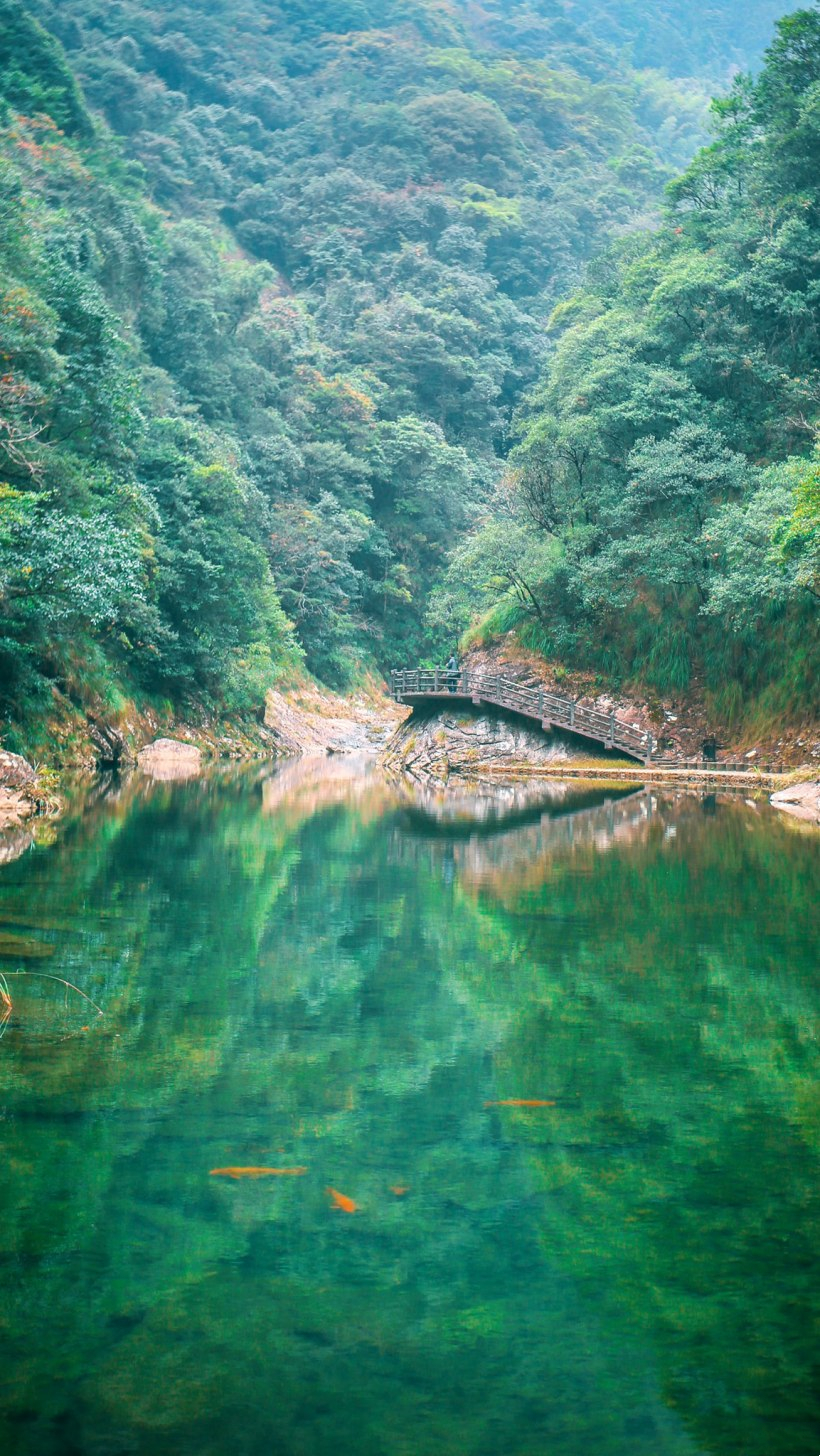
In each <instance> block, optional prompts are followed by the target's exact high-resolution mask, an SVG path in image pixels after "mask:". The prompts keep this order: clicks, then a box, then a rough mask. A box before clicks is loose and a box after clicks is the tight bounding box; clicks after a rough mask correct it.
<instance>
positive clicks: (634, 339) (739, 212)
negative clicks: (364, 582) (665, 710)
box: [434, 9, 820, 724]
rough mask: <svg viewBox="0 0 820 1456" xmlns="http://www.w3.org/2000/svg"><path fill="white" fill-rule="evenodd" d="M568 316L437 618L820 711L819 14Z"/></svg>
mask: <svg viewBox="0 0 820 1456" xmlns="http://www.w3.org/2000/svg"><path fill="white" fill-rule="evenodd" d="M715 121H716V127H717V131H716V138H715V141H714V142H713V144H712V145H711V146H709V147H707V148H705V149H704V150H703V151H701V152H700V153H699V154H698V155H697V157H696V158H695V160H694V162H693V163H692V165H691V166H690V167H689V168H688V170H687V171H686V172H684V174H683V175H682V176H681V177H679V178H678V179H676V181H675V182H674V183H673V184H672V185H671V187H670V189H669V207H668V219H667V221H666V223H665V225H664V227H663V228H662V229H661V230H660V231H658V232H654V233H648V234H644V235H637V236H634V237H632V238H629V239H627V240H624V241H623V242H621V243H619V244H618V245H617V246H615V247H614V248H613V249H612V250H611V251H610V252H609V253H608V254H607V255H606V256H604V257H602V258H601V259H599V260H597V261H596V263H595V265H594V267H593V268H592V269H591V270H590V273H589V276H588V280H587V283H586V286H585V287H584V288H583V289H582V290H581V291H580V292H578V293H576V294H575V296H574V297H572V298H571V299H570V300H568V301H567V302H565V303H562V304H561V305H560V306H559V308H558V309H557V310H556V311H555V314H554V315H553V319H552V321H551V326H550V333H551V336H552V338H553V339H554V341H555V347H554V352H553V353H552V355H551V357H550V361H549V364H548V367H547V369H546V372H545V374H544V377H543V380H542V382H541V384H540V385H539V387H538V389H537V390H536V391H534V392H533V393H532V394H531V396H530V398H529V400H528V402H527V404H526V405H525V406H524V408H523V409H522V411H521V415H520V419H519V440H520V443H518V445H517V446H516V448H515V450H514V452H513V455H512V468H511V469H510V471H509V473H508V475H507V477H506V480H505V483H504V486H503V488H502V489H501V490H500V491H499V494H498V497H497V499H496V503H495V509H494V510H493V511H492V512H491V513H490V514H489V515H488V517H487V519H486V520H485V522H484V524H483V526H482V528H481V529H480V530H479V531H477V532H476V533H474V534H473V535H472V536H471V537H470V538H469V539H468V540H467V541H466V542H465V543H464V544H463V545H462V546H461V547H460V548H459V549H458V551H457V552H456V553H455V557H454V560H453V562H452V565H451V568H450V582H449V585H448V587H447V588H446V589H444V590H442V591H441V592H440V593H439V598H438V602H437V604H436V605H435V606H434V613H435V614H436V615H437V616H438V618H439V619H440V620H443V621H444V620H446V621H447V622H452V621H453V620H454V619H458V615H459V613H460V614H461V617H460V620H461V622H462V624H463V625H466V624H467V622H468V621H469V620H470V618H471V616H472V614H473V613H474V612H475V610H476V608H477V607H480V604H481V602H482V600H483V601H484V602H486V601H487V600H488V599H489V600H490V601H494V602H495V603H496V605H495V606H494V607H493V609H492V610H491V611H490V614H489V617H488V618H487V619H486V620H485V622H484V624H483V627H482V628H481V629H480V630H481V634H482V635H483V636H485V637H487V636H489V637H492V635H493V634H494V633H496V632H499V631H506V630H508V629H509V628H510V627H511V626H515V627H517V628H518V630H519V631H520V633H521V636H522V638H523V640H524V641H525V642H527V643H528V644H529V645H530V646H531V647H532V646H534V647H536V648H537V649H538V650H539V651H541V652H543V653H544V654H545V655H547V656H550V657H554V658H557V659H558V660H559V661H563V662H570V663H572V664H573V665H574V666H578V667H581V666H583V667H587V668H593V669H598V670H599V671H600V672H602V673H603V674H604V675H605V676H606V678H607V679H608V680H609V681H612V680H613V679H614V680H616V681H617V680H621V681H623V680H624V679H626V680H627V681H629V680H631V681H633V682H634V681H636V680H637V681H640V682H643V683H645V684H647V685H649V686H650V687H653V688H655V689H657V690H659V691H661V692H674V691H676V690H677V691H680V690H685V689H687V688H688V687H689V685H690V681H691V679H692V676H693V674H697V675H698V676H699V677H700V678H701V680H702V682H703V683H704V685H705V686H706V688H707V691H708V692H709V694H710V701H711V704H712V709H713V712H714V714H715V715H716V717H717V718H718V719H719V720H720V721H722V722H724V723H729V724H731V723H732V722H733V721H734V722H735V723H737V722H738V721H740V720H741V719H742V718H743V717H744V715H746V716H747V717H748V714H749V711H750V707H751V710H752V712H755V711H756V712H758V714H759V715H760V719H761V720H762V719H764V718H765V717H766V715H768V717H769V718H770V720H774V721H776V720H777V719H778V718H780V720H781V721H782V718H783V716H784V715H785V716H786V717H787V718H788V717H794V716H795V715H799V714H800V713H801V712H803V713H806V714H810V713H812V712H814V713H816V712H817V711H818V677H819V676H820V673H819V671H818V670H819V669H820V640H819V639H818V627H819V626H820V622H819V621H818V601H819V600H820V452H818V445H817V440H818V427H820V171H819V170H818V158H820V13H818V11H817V9H811V10H806V11H802V12H798V13H797V14H796V15H794V16H793V17H790V18H788V19H787V20H785V21H783V22H781V23H780V25H779V27H778V35H777V39H776V40H775V43H774V45H773V46H772V48H771V50H770V51H769V53H768V57H767V64H766V65H765V67H764V69H763V70H762V72H761V74H760V76H759V79H758V80H757V81H756V82H755V83H751V82H749V81H748V80H747V79H741V80H739V81H738V82H737V84H736V85H735V87H734V89H733V91H732V92H731V94H730V95H729V96H728V98H727V99H726V100H725V101H721V102H719V103H717V104H716V107H715Z"/></svg>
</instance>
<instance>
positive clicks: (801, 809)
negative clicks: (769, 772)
mask: <svg viewBox="0 0 820 1456" xmlns="http://www.w3.org/2000/svg"><path fill="white" fill-rule="evenodd" d="M769 802H770V803H771V804H773V805H774V807H775V809H781V810H782V811H783V813H784V814H791V815H793V817H794V818H795V819H802V820H804V822H805V823H807V824H816V825H818V826H820V779H814V780H811V781H809V782H806V783H803V784H792V785H791V787H790V788H788V789H778V791H777V793H776V794H772V795H771V798H770V800H769Z"/></svg>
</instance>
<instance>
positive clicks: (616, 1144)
mask: <svg viewBox="0 0 820 1456" xmlns="http://www.w3.org/2000/svg"><path fill="white" fill-rule="evenodd" d="M819 850H820V838H818V836H816V835H814V834H812V833H807V832H805V831H801V830H800V828H799V827H796V826H795V825H794V824H793V823H791V822H789V821H787V820H786V819H781V818H779V817H778V816H776V815H775V813H774V811H772V810H771V809H769V808H768V806H767V805H765V804H764V805H750V804H746V803H745V802H744V801H743V800H742V799H738V800H732V799H728V798H727V799H722V798H718V799H715V798H714V797H712V796H707V797H697V796H685V795H680V796H677V797H675V796H665V795H663V794H661V793H660V792H652V793H649V792H645V791H639V792H635V791H634V790H630V791H626V790H619V789H618V788H617V787H615V786H610V787H603V788H602V787H601V786H598V785H583V784H578V783H575V784H569V785H552V784H550V785H547V786H543V787H542V790H541V791H539V792H538V793H534V792H533V793H528V792H526V791H522V790H517V791H511V792H509V793H506V794H505V793H501V794H497V793H490V792H487V793H486V794H484V795H482V796H479V798H478V799H477V800H472V799H471V798H470V796H468V795H461V796H449V797H448V796H446V795H432V794H431V795H417V796H416V797H412V796H410V795H409V794H406V793H404V792H402V791H399V790H397V789H396V788H395V787H392V786H391V785H390V784H389V783H387V782H385V781H384V780H383V779H381V778H380V777H379V776H378V775H377V774H376V773H374V772H373V771H370V770H367V769H366V768H364V767H359V766H355V765H351V764H347V763H343V762H341V761H338V760H337V761H330V762H329V763H328V765H327V766H326V767H322V768H319V767H318V766H315V765H313V766H311V765H290V766H286V767H285V768H284V769H283V770H282V771H281V772H279V773H272V772H270V771H269V770H268V771H267V772H265V773H262V772H259V771H256V770H254V771H253V772H247V773H240V774H236V775H232V776H219V777H211V778H204V779H201V780H197V781H193V782H189V783H184V784H153V785H145V784H142V785H140V784H139V782H138V781H137V780H136V779H132V780H130V781H129V782H128V783H127V784H125V785H124V786H122V787H120V788H116V787H115V786H111V787H110V789H109V791H108V792H100V793H98V794H97V795H96V796H95V795H90V796H88V797H87V799H86V801H85V802H84V803H83V805H82V806H80V805H79V803H78V805H77V807H76V810H75V811H74V812H73V813H72V812H69V815H68V816H67V818H66V821H65V822H64V824H62V825H61V826H59V827H58V829H57V832H56V833H55V835H54V836H53V842H52V843H51V844H43V845H42V846H40V847H38V848H37V849H35V850H31V851H29V852H27V853H26V854H24V855H22V856H21V857H20V858H19V859H17V860H16V861H14V862H13V863H10V864H6V865H4V866H3V867H2V868H0V971H2V972H3V973H4V974H5V976H6V983H7V985H8V989H9V995H10V998H11V1002H12V1007H11V1010H10V1012H7V1014H6V1016H5V1018H4V1020H3V1022H2V1040H0V1141H1V1142H2V1178H1V1179H0V1257H1V1258H2V1291H3V1294H2V1304H0V1450H2V1451H3V1453H4V1456H5V1453H8V1456H11V1453H14V1456H17V1453H20V1456H73V1453H77V1456H80V1453H81V1456H87V1453H91V1456H120V1453H122V1456H127V1453H135V1452H136V1453H142V1452H149V1451H150V1452H151V1453H158V1456H331V1453H332V1456H588V1453H589V1456H592V1453H594V1456H696V1453H710V1456H803V1453H807V1456H808V1453H816V1451H817V1450H818V1449H820V1447H818V1444H817V1441H818V1432H819V1431H820V1424H819V1423H818V1414H820V1410H819V1405H820V1402H818V1391H820V1382H819V1381H818V1379H817V1374H818V1371H817V1353H818V1343H817V1333H818V1328H819V1327H820V1278H818V1269H817V1251H818V1234H820V1177H818V1173H820V1167H819V1166H818V1164H819V1163H820V1158H818V1150H819V1148H820V1101H819V1100H818V1084H817V1039H816V1038H817V1027H818V1009H819V1003H820V988H819V986H818V971H817V959H818V958H817V948H818V939H817V932H818V922H817V888H818V861H819V860H820V852H819ZM21 970H25V971H27V972H30V973H32V974H26V975H17V974H14V973H16V972H19V971H21ZM49 977H60V978H63V979H65V980H67V981H69V982H71V983H72V984H73V985H75V986H77V987H79V988H81V989H82V990H83V991H84V992H85V993H86V994H87V995H88V996H89V997H90V998H91V999H92V1001H93V1002H94V1003H96V1006H97V1007H99V1008H100V1010H101V1011H102V1013H103V1014H102V1015H100V1014H98V1012H97V1010H96V1009H95V1007H94V1006H92V1005H91V1004H90V1003H89V1002H88V1001H86V1000H84V999H83V997H81V996H80V995H79V993H78V992H77V991H74V990H70V989H69V988H67V987H65V986H63V985H62V984H61V982H60V981H57V980H52V979H48V978H49ZM260 1168H261V1169H278V1170H288V1171H284V1172H282V1171H280V1172H278V1173H271V1172H268V1173H264V1174H260V1175H258V1176H250V1175H249V1174H248V1173H246V1172H242V1171H240V1172H239V1174H238V1176H231V1175H230V1173H227V1174H226V1173H225V1172H220V1171H214V1170H225V1169H227V1170H234V1172H236V1170H246V1169H260ZM294 1170H297V1171H294ZM299 1170H304V1171H299Z"/></svg>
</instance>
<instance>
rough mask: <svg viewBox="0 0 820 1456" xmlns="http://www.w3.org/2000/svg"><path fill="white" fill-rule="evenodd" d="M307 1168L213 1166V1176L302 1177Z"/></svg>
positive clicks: (211, 1174) (211, 1175)
mask: <svg viewBox="0 0 820 1456" xmlns="http://www.w3.org/2000/svg"><path fill="white" fill-rule="evenodd" d="M306 1172H307V1168H212V1169H211V1172H210V1177H211V1178H301V1176H302V1174H303V1173H306Z"/></svg>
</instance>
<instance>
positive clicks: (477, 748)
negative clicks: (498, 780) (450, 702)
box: [382, 703, 608, 783]
mask: <svg viewBox="0 0 820 1456" xmlns="http://www.w3.org/2000/svg"><path fill="white" fill-rule="evenodd" d="M581 758H584V759H589V758H596V759H597V758H600V760H601V762H602V763H606V762H607V761H608V755H607V754H606V753H605V752H604V751H603V749H601V750H598V749H597V748H596V745H595V744H592V743H591V744H590V745H589V747H588V749H587V746H586V745H584V747H583V749H580V748H579V747H578V746H577V745H576V744H575V743H574V742H573V741H572V740H568V739H567V738H565V737H563V736H562V735H561V734H558V733H548V734H547V733H543V732H542V731H541V729H540V728H537V727H533V728H531V727H530V726H529V725H528V724H527V723H525V722H518V721H516V720H515V719H513V718H511V717H507V716H505V715H504V714H501V713H499V714H496V713H485V712H482V711H481V710H475V709H473V710H471V709H470V707H469V706H468V705H466V704H464V703H460V704H459V705H458V706H457V707H456V706H454V707H453V708H452V709H447V708H444V709H442V710H441V711H439V712H436V713H433V714H431V715H430V716H425V715H424V714H414V716H413V717H412V718H408V720H407V721H406V722H405V723H403V724H402V725H401V727H400V728H399V729H398V732H397V733H395V734H394V736H393V738H392V739H391V740H390V743H389V744H388V746H387V750H386V752H385V754H384V756H383V759H382V762H383V764H384V766H385V768H387V769H390V770H393V771H397V772H400V773H403V774H407V775H409V776H410V777H411V778H414V779H417V780H418V781H419V782H420V783H447V781H448V780H450V779H452V778H453V777H458V778H461V779H475V778H477V777H479V776H480V775H481V774H482V773H487V772H489V773H492V774H498V773H505V772H506V773H509V774H511V775H515V774H517V773H519V774H520V773H522V772H526V770H527V769H535V768H542V767H544V766H546V765H547V764H556V763H567V764H571V763H572V762H573V761H579V760H580V759H581Z"/></svg>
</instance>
